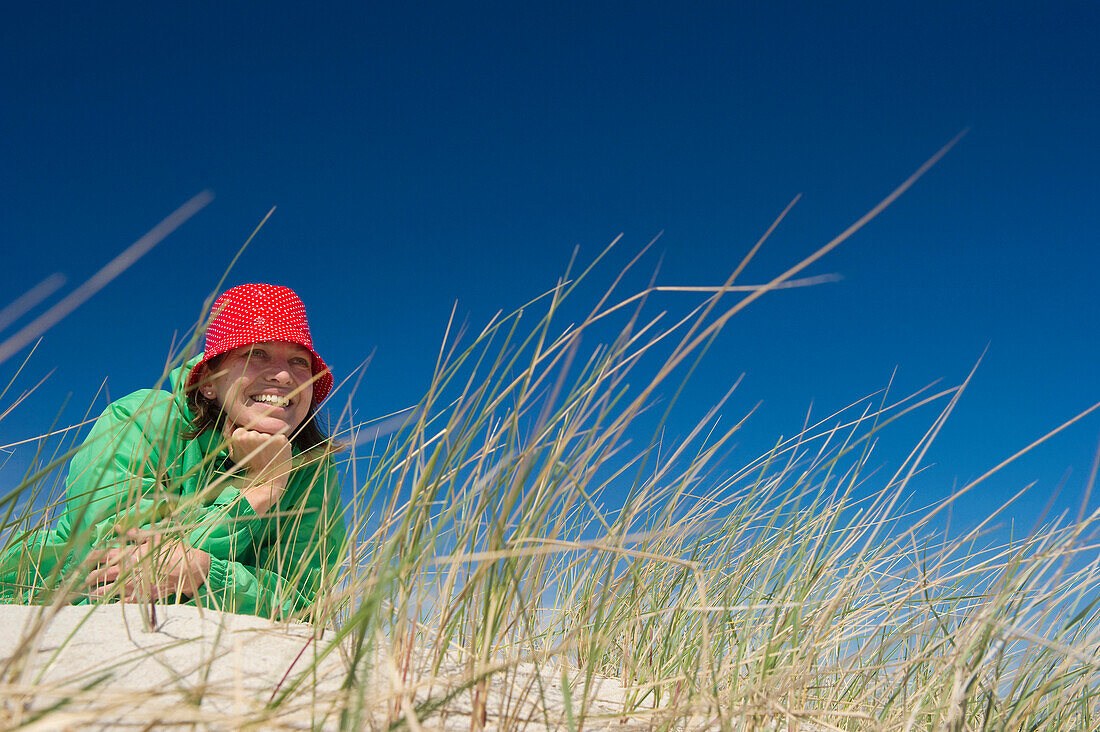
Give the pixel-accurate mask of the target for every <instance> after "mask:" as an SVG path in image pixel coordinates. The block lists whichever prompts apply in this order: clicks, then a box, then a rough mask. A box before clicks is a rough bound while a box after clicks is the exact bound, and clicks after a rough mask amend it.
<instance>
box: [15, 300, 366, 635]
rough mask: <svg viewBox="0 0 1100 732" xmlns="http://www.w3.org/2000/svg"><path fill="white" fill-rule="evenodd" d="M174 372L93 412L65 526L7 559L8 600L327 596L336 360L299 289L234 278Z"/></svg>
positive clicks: (241, 603) (333, 553) (334, 545)
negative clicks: (327, 428) (329, 428)
mask: <svg viewBox="0 0 1100 732" xmlns="http://www.w3.org/2000/svg"><path fill="white" fill-rule="evenodd" d="M170 381H171V386H172V389H171V391H170V392H169V391H163V390H142V391H138V392H135V393H134V394H131V395H129V396H127V397H123V398H122V399H120V400H118V401H116V402H114V403H112V404H111V405H109V406H108V407H107V409H106V411H104V413H103V414H102V415H101V416H100V418H99V419H98V420H97V421H96V423H95V426H94V427H93V428H92V431H91V433H90V434H89V436H88V438H87V439H86V440H85V442H84V444H83V445H82V446H81V448H80V449H79V450H78V451H77V452H76V454H75V455H74V457H73V459H72V461H71V463H70V466H69V475H68V479H67V480H66V499H67V500H66V511H65V513H64V514H63V515H62V516H61V517H60V519H59V520H58V523H57V526H56V527H55V528H54V529H50V530H44V529H43V530H39V531H36V532H33V533H32V534H30V535H29V536H28V537H27V539H26V541H24V542H21V543H20V544H19V545H18V546H16V547H14V548H13V549H12V550H11V551H9V552H8V553H7V554H6V555H5V556H4V558H3V559H2V560H0V598H3V599H6V600H9V601H11V600H23V601H26V600H40V601H41V600H45V599H53V598H55V597H56V593H58V592H60V593H64V595H65V597H66V599H68V600H75V601H77V602H84V601H87V600H89V599H91V600H96V599H104V598H107V599H114V598H117V599H121V600H123V601H153V600H182V601H187V602H193V603H197V604H202V605H206V606H210V607H217V608H219V609H224V610H232V611H236V612H246V613H253V614H258V615H271V616H286V615H290V614H294V613H300V612H303V611H306V610H308V609H309V608H310V607H311V606H312V605H313V604H314V603H315V602H317V601H318V597H317V595H318V591H319V589H320V588H321V587H324V586H328V585H327V584H326V583H325V582H324V581H323V580H324V577H325V576H326V575H330V574H331V573H332V572H334V570H335V568H336V564H337V563H338V559H339V556H340V553H341V551H342V549H343V546H344V540H345V537H346V529H345V524H344V519H343V512H342V510H341V505H340V491H339V485H338V480H337V475H336V470H335V466H334V461H333V453H334V452H335V447H334V445H333V443H332V441H331V440H330V439H329V438H328V437H327V436H326V435H325V434H324V432H323V431H322V430H321V428H320V427H319V426H318V424H317V419H316V408H317V406H318V405H319V404H320V403H321V402H322V401H323V400H324V399H325V397H326V396H327V395H328V393H329V392H330V391H331V389H332V384H333V380H332V374H331V373H330V372H329V369H328V366H327V365H326V364H325V362H324V360H323V359H321V357H320V356H319V355H318V354H317V352H316V351H315V350H314V349H313V342H312V339H311V337H310V333H309V324H308V322H307V319H306V313H305V307H304V306H303V305H302V302H301V300H300V299H299V298H298V296H297V295H296V294H295V293H294V292H293V291H292V290H290V289H289V288H286V287H279V286H274V285H264V284H252V285H240V286H238V287H234V288H232V289H231V290H229V291H227V292H226V293H224V294H223V295H222V296H221V297H220V298H218V300H217V301H216V302H215V303H214V306H213V309H212V311H211V317H210V323H209V326H208V327H207V331H206V345H205V350H204V352H203V355H202V356H201V357H199V358H197V359H195V360H193V361H191V362H189V363H186V364H184V365H183V366H180V367H179V368H177V369H176V370H175V371H173V372H172V374H171V376H170ZM329 584H331V583H329Z"/></svg>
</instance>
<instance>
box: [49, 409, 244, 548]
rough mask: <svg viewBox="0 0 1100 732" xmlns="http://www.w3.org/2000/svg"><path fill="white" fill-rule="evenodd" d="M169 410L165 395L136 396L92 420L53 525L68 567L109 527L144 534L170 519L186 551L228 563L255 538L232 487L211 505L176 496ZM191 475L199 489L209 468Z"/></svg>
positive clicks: (177, 448) (174, 419)
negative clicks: (65, 542) (62, 538)
mask: <svg viewBox="0 0 1100 732" xmlns="http://www.w3.org/2000/svg"><path fill="white" fill-rule="evenodd" d="M175 409H176V407H175V406H174V404H173V403H172V401H171V395H170V394H168V393H167V392H157V391H145V392H137V393H135V394H131V395H130V396H129V397H124V398H123V399H120V400H119V401H117V402H114V403H112V404H111V405H109V406H108V407H107V409H106V411H104V413H103V414H102V415H101V416H100V417H99V419H98V420H96V423H95V425H94V426H93V427H92V430H91V433H90V434H89V435H88V438H87V439H86V440H85V442H84V444H83V445H82V446H81V448H80V449H79V450H78V451H77V453H76V454H75V455H74V456H73V458H72V461H71V462H70V465H69V475H68V479H67V481H66V494H67V511H66V515H65V516H63V517H62V520H61V522H60V525H63V526H64V527H65V532H66V535H67V536H68V537H69V540H70V542H71V544H72V546H73V555H72V556H71V557H70V558H69V561H68V562H67V564H68V565H71V564H73V563H74V562H75V561H78V560H79V559H81V558H82V557H83V556H84V555H86V554H87V553H88V551H89V550H91V549H92V548H93V547H95V546H97V545H101V544H102V543H104V542H107V541H110V540H111V539H113V538H114V537H115V535H116V531H115V528H116V526H117V527H120V528H141V527H149V526H152V525H153V524H156V523H157V522H158V521H161V520H163V519H165V518H168V517H172V518H173V519H174V522H176V523H178V522H182V525H183V526H184V527H185V528H184V530H183V531H184V532H185V535H186V538H187V541H188V542H189V543H190V544H192V545H193V546H197V547H199V548H202V549H204V550H206V551H208V552H210V553H211V554H212V555H216V556H219V557H221V558H227V559H235V558H237V556H239V555H240V553H241V552H243V551H244V550H245V549H246V548H247V547H248V546H249V545H250V544H251V543H252V542H253V541H254V540H255V538H256V536H257V535H258V534H259V533H260V532H261V531H262V524H263V523H264V522H263V520H262V519H261V518H260V517H259V516H257V515H256V513H255V511H253V510H252V507H251V505H249V503H248V501H246V500H243V498H242V496H241V493H240V491H239V490H238V489H237V488H235V487H233V486H232V484H231V483H230V484H225V485H223V486H222V489H221V490H220V492H218V493H217V495H216V496H213V497H204V496H202V495H199V494H192V495H186V496H185V495H183V493H182V478H181V476H179V471H180V469H181V467H180V465H179V463H180V461H181V460H182V457H181V454H182V449H181V443H180V438H179V430H180V428H181V420H180V418H179V415H177V414H175V413H174V411H173V410H175ZM191 469H192V470H197V471H200V472H202V473H203V474H204V475H203V476H202V477H201V478H200V479H199V482H203V480H205V479H206V477H207V476H210V477H213V476H212V471H211V470H210V466H209V465H199V466H193V467H192V468H191ZM184 477H188V476H184ZM191 477H192V478H193V477H194V476H191ZM214 480H217V478H214ZM200 493H201V492H200Z"/></svg>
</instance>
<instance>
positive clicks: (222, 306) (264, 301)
mask: <svg viewBox="0 0 1100 732" xmlns="http://www.w3.org/2000/svg"><path fill="white" fill-rule="evenodd" d="M261 341H285V342H287V343H297V344H298V345H299V346H302V347H303V348H305V349H307V350H308V351H309V352H310V354H311V355H312V356H313V375H314V376H316V377H317V379H316V380H315V381H314V382H313V405H314V406H317V405H318V404H320V403H321V402H322V401H324V398H325V397H326V396H328V393H329V392H330V391H331V390H332V372H331V371H329V369H328V366H327V365H326V364H325V362H324V360H323V359H322V358H321V357H320V356H318V355H317V351H315V350H313V339H312V338H310V336H309V322H308V321H307V320H306V306H305V305H303V304H302V301H301V299H300V298H299V297H298V296H297V295H296V294H295V293H294V290H292V289H290V288H289V287H282V286H280V285H263V284H255V285H237V286H236V287H234V288H231V289H229V290H226V291H225V292H224V293H223V294H222V296H221V297H219V298H218V299H217V300H216V301H215V302H214V307H213V308H211V310H210V325H208V326H207V328H206V347H205V348H204V349H203V354H202V360H201V361H199V362H198V363H197V364H195V366H194V368H192V369H191V375H190V376H188V377H187V388H188V389H192V388H194V387H195V384H196V383H197V382H198V376H199V369H200V368H201V367H202V366H203V364H205V363H206V362H207V361H209V360H210V359H212V358H213V357H214V356H220V355H221V354H223V353H226V352H228V351H232V350H233V349H234V348H239V347H240V346H247V345H249V344H251V343H259V342H261Z"/></svg>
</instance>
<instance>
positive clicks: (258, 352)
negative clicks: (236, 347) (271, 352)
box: [248, 348, 267, 360]
mask: <svg viewBox="0 0 1100 732" xmlns="http://www.w3.org/2000/svg"><path fill="white" fill-rule="evenodd" d="M248 357H249V358H251V359H258V360H262V359H266V358H267V351H265V350H264V349H262V348H253V349H252V350H251V351H249V353H248Z"/></svg>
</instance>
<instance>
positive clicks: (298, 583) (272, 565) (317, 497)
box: [196, 458, 347, 618]
mask: <svg viewBox="0 0 1100 732" xmlns="http://www.w3.org/2000/svg"><path fill="white" fill-rule="evenodd" d="M299 470H303V469H302V468H299ZM304 472H305V475H299V476H298V480H296V481H295V483H296V485H295V490H294V491H288V492H287V495H286V497H285V500H282V501H280V502H279V505H278V512H279V514H280V515H279V516H278V518H277V519H275V520H273V521H271V522H270V526H269V529H268V531H267V532H266V533H265V534H264V536H263V537H261V540H260V543H259V546H258V548H257V552H256V557H255V558H256V563H255V565H252V564H251V563H245V562H239V561H228V560H225V559H221V558H219V557H216V556H214V555H211V560H210V574H209V576H208V577H207V580H206V584H205V585H204V586H203V588H202V589H201V590H200V596H199V597H197V598H196V599H197V600H199V601H201V602H202V604H203V605H208V606H210V607H215V608H217V609H220V610H227V611H230V612H237V613H248V614H252V615H259V616H263V617H272V618H278V617H287V616H290V615H293V614H296V613H301V612H302V611H304V610H306V609H308V608H310V607H311V606H314V605H318V604H320V603H321V602H322V601H323V598H321V597H319V596H318V595H319V593H320V592H321V591H322V588H328V587H332V586H333V584H334V582H333V580H334V575H335V572H336V569H337V566H338V564H339V562H340V560H341V558H342V553H343V550H344V548H345V543H346V539H347V529H346V526H345V522H344V515H343V510H342V507H341V503H340V489H339V483H338V480H337V477H336V469H335V468H334V467H333V466H332V464H331V458H325V464H324V465H323V466H322V468H321V469H318V470H316V471H313V470H309V469H308V468H305V469H304Z"/></svg>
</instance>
